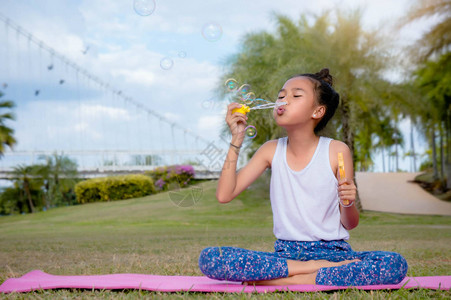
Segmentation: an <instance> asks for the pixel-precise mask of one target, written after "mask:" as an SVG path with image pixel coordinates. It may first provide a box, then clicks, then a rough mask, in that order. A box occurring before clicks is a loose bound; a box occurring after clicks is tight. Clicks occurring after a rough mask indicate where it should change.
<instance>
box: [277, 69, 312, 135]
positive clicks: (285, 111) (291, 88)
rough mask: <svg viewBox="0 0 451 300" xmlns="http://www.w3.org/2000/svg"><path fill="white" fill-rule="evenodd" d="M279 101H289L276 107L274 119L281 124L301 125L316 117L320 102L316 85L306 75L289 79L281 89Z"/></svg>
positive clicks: (284, 125) (283, 125)
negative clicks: (317, 98)
mask: <svg viewBox="0 0 451 300" xmlns="http://www.w3.org/2000/svg"><path fill="white" fill-rule="evenodd" d="M277 102H286V103H287V104H286V105H282V106H279V107H276V108H275V109H274V112H273V115H274V119H275V120H276V123H277V125H279V126H282V127H286V126H293V125H301V124H305V123H306V122H309V121H312V120H314V119H316V115H315V116H314V114H315V110H316V109H317V108H318V104H317V101H316V95H315V91H314V85H313V83H312V82H311V81H310V80H309V79H308V78H306V77H294V78H291V79H289V80H287V82H285V84H284V85H283V87H282V89H281V90H280V91H279V95H278V97H277Z"/></svg>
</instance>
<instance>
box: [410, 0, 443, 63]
mask: <svg viewBox="0 0 451 300" xmlns="http://www.w3.org/2000/svg"><path fill="white" fill-rule="evenodd" d="M426 18H429V19H435V20H440V22H436V23H435V24H434V25H433V26H432V28H431V29H429V30H428V31H426V32H425V33H424V34H423V36H422V38H420V39H418V41H417V42H416V43H415V44H414V45H413V47H412V49H411V50H412V52H413V54H414V56H416V57H417V58H418V59H419V60H423V61H424V60H427V59H428V58H430V57H432V56H433V55H437V54H438V55H440V54H444V53H447V52H449V46H450V45H451V35H450V34H449V33H450V32H451V0H417V3H416V5H413V6H412V9H411V10H410V12H409V14H408V15H407V16H406V17H405V18H404V19H403V20H402V23H401V25H406V24H408V23H411V22H413V21H416V20H419V19H426Z"/></svg>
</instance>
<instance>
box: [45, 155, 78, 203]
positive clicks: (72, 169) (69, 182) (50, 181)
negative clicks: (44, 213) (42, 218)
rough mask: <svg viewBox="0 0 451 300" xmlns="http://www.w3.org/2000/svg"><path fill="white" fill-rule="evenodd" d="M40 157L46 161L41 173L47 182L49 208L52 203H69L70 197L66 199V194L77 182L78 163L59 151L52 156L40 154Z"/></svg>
mask: <svg viewBox="0 0 451 300" xmlns="http://www.w3.org/2000/svg"><path fill="white" fill-rule="evenodd" d="M39 159H41V160H45V162H46V163H45V165H44V166H42V167H41V169H40V170H39V173H40V175H41V176H42V177H43V179H44V182H45V190H46V192H47V201H46V206H47V208H49V207H50V205H51V204H55V205H58V204H62V203H63V202H66V203H68V202H69V199H66V194H67V192H68V191H70V190H71V189H73V188H74V186H75V184H76V177H77V174H78V172H77V163H76V162H74V161H73V160H71V159H70V158H69V157H68V156H66V155H63V154H62V155H58V154H57V153H54V154H53V155H52V156H40V157H39Z"/></svg>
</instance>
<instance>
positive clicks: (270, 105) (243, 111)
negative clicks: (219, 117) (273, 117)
mask: <svg viewBox="0 0 451 300" xmlns="http://www.w3.org/2000/svg"><path fill="white" fill-rule="evenodd" d="M286 104H287V103H286V102H278V103H268V104H261V105H257V106H254V107H249V106H247V105H246V104H242V105H241V107H240V108H235V109H234V110H232V113H235V112H239V113H241V114H243V115H246V114H247V113H248V112H250V111H251V110H256V109H269V108H274V107H279V106H282V105H286Z"/></svg>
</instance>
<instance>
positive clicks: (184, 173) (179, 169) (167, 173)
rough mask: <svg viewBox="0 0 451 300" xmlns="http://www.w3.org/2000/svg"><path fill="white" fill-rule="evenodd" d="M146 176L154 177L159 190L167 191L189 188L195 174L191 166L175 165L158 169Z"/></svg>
mask: <svg viewBox="0 0 451 300" xmlns="http://www.w3.org/2000/svg"><path fill="white" fill-rule="evenodd" d="M146 174H147V175H149V176H150V177H152V179H153V180H154V182H155V187H156V188H157V189H159V190H162V191H166V190H169V189H173V188H179V187H185V186H187V185H188V184H189V182H190V181H191V180H192V179H193V178H194V174H195V173H194V168H193V166H191V165H174V166H166V167H160V168H156V169H155V170H153V171H150V172H146Z"/></svg>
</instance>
